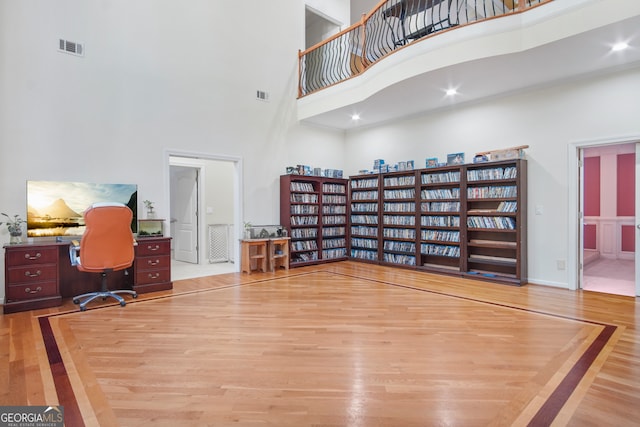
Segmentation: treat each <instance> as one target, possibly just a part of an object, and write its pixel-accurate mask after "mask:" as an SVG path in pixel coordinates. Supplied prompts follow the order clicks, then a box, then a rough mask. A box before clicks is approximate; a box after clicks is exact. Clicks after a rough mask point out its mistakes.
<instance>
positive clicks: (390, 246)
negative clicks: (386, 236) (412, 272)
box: [383, 240, 416, 252]
mask: <svg viewBox="0 0 640 427" xmlns="http://www.w3.org/2000/svg"><path fill="white" fill-rule="evenodd" d="M383 248H384V250H385V251H393V252H415V251H416V244H415V243H412V242H397V241H395V240H385V241H384V245H383Z"/></svg>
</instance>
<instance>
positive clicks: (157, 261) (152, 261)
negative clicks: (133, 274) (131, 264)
mask: <svg viewBox="0 0 640 427" xmlns="http://www.w3.org/2000/svg"><path fill="white" fill-rule="evenodd" d="M147 264H149V265H151V266H155V265H158V264H160V260H159V259H157V260H155V261H154V260H152V259H150V260H148V261H147Z"/></svg>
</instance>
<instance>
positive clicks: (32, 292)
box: [24, 286, 42, 294]
mask: <svg viewBox="0 0 640 427" xmlns="http://www.w3.org/2000/svg"><path fill="white" fill-rule="evenodd" d="M41 290H42V287H41V286H38V287H37V288H35V289H31V288H24V291H25V293H27V294H37V293H38V292H40V291H41Z"/></svg>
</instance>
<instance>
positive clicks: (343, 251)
mask: <svg viewBox="0 0 640 427" xmlns="http://www.w3.org/2000/svg"><path fill="white" fill-rule="evenodd" d="M346 256H347V248H339V249H325V250H323V251H322V258H323V259H333V258H344V257H346Z"/></svg>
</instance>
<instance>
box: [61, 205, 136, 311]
mask: <svg viewBox="0 0 640 427" xmlns="http://www.w3.org/2000/svg"><path fill="white" fill-rule="evenodd" d="M132 218H133V213H132V212H131V209H129V208H128V207H126V206H125V205H123V204H119V203H95V204H93V205H92V206H90V207H89V208H88V209H87V210H86V211H85V212H84V221H85V226H86V229H85V232H84V234H83V235H82V239H81V240H80V244H79V245H78V242H77V241H75V242H72V243H71V246H70V247H69V256H70V258H71V265H73V266H76V267H77V268H78V270H80V271H85V272H89V273H100V274H101V275H102V286H101V289H100V291H99V292H89V293H86V294H82V295H78V296H76V297H74V298H73V303H74V304H80V310H81V311H85V310H86V309H87V303H89V302H91V301H93V300H94V299H96V298H102V299H103V300H104V299H106V298H107V297H111V298H115V299H116V300H117V301H118V302H119V303H120V305H121V306H122V307H124V306H125V305H126V302H125V300H124V298H122V297H121V296H120V295H118V294H130V295H132V296H133V298H137V297H138V294H137V293H136V292H135V291H132V290H116V291H110V290H109V289H108V288H107V273H111V272H113V271H118V270H124V269H126V268H128V267H130V266H131V265H132V264H133V259H134V245H135V240H134V238H133V233H132V232H131V219H132ZM125 274H126V272H125ZM84 298H86V299H85V300H84V301H82V302H80V300H82V299H84Z"/></svg>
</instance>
